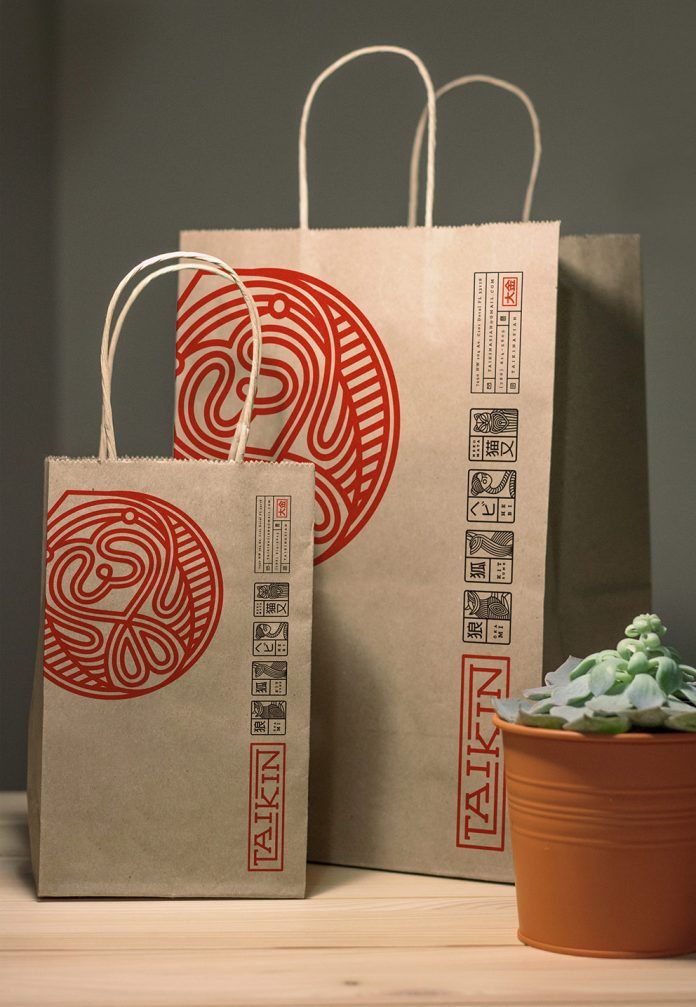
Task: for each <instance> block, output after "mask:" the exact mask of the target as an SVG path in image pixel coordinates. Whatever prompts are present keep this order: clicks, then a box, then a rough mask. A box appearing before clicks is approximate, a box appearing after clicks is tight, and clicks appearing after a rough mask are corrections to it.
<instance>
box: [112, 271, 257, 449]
mask: <svg viewBox="0 0 696 1007" xmlns="http://www.w3.org/2000/svg"><path fill="white" fill-rule="evenodd" d="M173 259H180V260H182V261H180V262H175V263H173V264H171V265H165V266H162V267H161V268H159V269H156V270H154V271H153V272H151V273H149V274H148V275H147V276H145V277H144V278H143V279H141V280H140V282H139V283H137V284H136V286H135V287H134V288H133V290H131V292H130V294H129V295H128V297H127V299H126V301H125V303H124V305H123V307H122V308H121V310H120V313H119V315H118V318H117V319H116V324H115V325H114V326H113V331H112V324H113V318H114V314H115V312H116V307H117V304H118V302H119V299H120V298H121V295H122V294H123V292H124V290H125V289H126V287H127V286H128V284H129V283H130V281H131V280H132V279H134V277H136V276H137V275H138V274H139V273H142V272H144V271H146V270H148V269H150V268H151V267H153V266H156V265H158V264H160V263H163V262H164V263H171V261H172V260H173ZM187 269H195V270H197V271H199V272H203V273H211V274H213V275H217V276H222V277H225V278H227V279H229V280H232V282H233V283H234V284H235V286H236V287H238V289H239V292H240V294H241V295H242V297H243V298H244V303H245V304H246V306H247V309H248V311H249V318H250V320H251V333H252V359H251V373H250V375H249V389H248V391H247V395H246V399H245V401H244V406H243V408H242V413H241V416H240V419H239V423H238V424H237V430H236V432H235V435H234V439H233V441H232V444H231V445H230V451H229V456H228V458H229V460H230V461H232V462H241V461H244V452H245V451H246V445H247V440H248V437H249V425H250V423H251V415H252V411H253V408H254V399H255V397H256V386H257V382H258V376H259V370H260V368H261V353H262V341H261V322H260V320H259V314H258V311H257V309H256V304H255V303H254V300H253V298H252V296H251V294H250V293H249V291H248V290H247V288H246V287H245V286H244V284H243V283H242V281H241V280H240V278H239V276H238V275H237V273H236V272H235V270H234V269H232V267H231V266H229V265H228V264H227V263H226V262H223V260H222V259H218V258H216V256H214V255H204V254H203V253H201V252H167V253H165V254H164V255H155V256H153V257H152V258H150V259H145V260H144V261H143V262H141V263H139V265H137V266H135V267H134V268H133V269H131V270H130V272H129V273H127V274H126V275H125V276H124V278H123V279H122V280H121V282H120V283H119V285H118V286H117V287H116V289H115V291H114V293H113V295H112V297H111V300H110V302H109V307H108V308H107V312H106V318H105V320H104V330H103V332H102V343H101V385H102V418H101V431H100V438H99V459H100V461H106V460H107V459H108V460H115V459H116V458H117V457H118V455H117V453H116V438H115V434H114V418H113V411H112V407H111V382H112V377H113V366H114V358H115V355H116V348H117V346H118V341H119V338H120V335H121V329H122V328H123V323H124V322H125V320H126V315H127V314H128V312H129V310H130V308H131V306H132V304H133V302H134V301H135V300H136V298H137V297H138V296H139V294H140V293H141V292H142V291H143V290H144V289H145V287H146V286H147V285H148V284H149V283H152V281H153V280H155V279H156V278H157V277H158V276H162V275H164V274H165V273H174V272H180V271H181V270H187Z"/></svg>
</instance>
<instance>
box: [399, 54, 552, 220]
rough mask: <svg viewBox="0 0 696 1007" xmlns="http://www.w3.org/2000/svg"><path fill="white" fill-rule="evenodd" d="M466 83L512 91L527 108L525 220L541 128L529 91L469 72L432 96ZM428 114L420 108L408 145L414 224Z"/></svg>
mask: <svg viewBox="0 0 696 1007" xmlns="http://www.w3.org/2000/svg"><path fill="white" fill-rule="evenodd" d="M466 84H492V85H493V87H499V88H501V89H502V90H503V91H509V92H510V94H514V95H516V96H517V97H518V98H519V99H520V101H521V102H522V104H523V105H524V106H525V108H526V109H527V112H528V113H529V118H530V120H531V123H532V133H533V135H534V155H533V157H532V168H531V171H530V173H529V182H528V183H527V191H526V193H525V196H524V204H523V206H522V221H523V222H524V223H527V221H528V220H529V218H530V216H531V213H532V200H533V199H534V189H535V187H536V180H537V175H538V174H539V162H540V161H541V130H540V128H539V116H538V115H537V112H536V109H535V108H534V104H533V103H532V99H531V98H530V97H529V95H528V94H527V93H526V92H525V91H523V90H522V88H521V87H517V85H516V84H511V83H510V81H509V80H501V78H500V77H488V76H487V75H486V74H483V73H476V74H470V75H469V76H467V77H457V78H455V80H451V81H449V83H447V84H443V85H442V87H439V88H438V89H437V91H436V92H435V99H436V100H437V99H438V98H441V97H442V96H443V95H444V94H447V93H448V91H454V90H455V88H458V87H464V85H466ZM427 114H428V109H427V107H426V108H424V109H423V111H422V112H421V117H420V119H419V121H418V126H417V127H416V134H415V136H414V138H413V147H412V149H411V169H410V172H409V188H408V226H409V227H415V225H416V217H417V216H418V169H419V165H420V155H421V148H422V146H423V131H424V129H425V120H426V116H427ZM430 226H432V220H431V222H430V224H428V221H427V217H426V227H430Z"/></svg>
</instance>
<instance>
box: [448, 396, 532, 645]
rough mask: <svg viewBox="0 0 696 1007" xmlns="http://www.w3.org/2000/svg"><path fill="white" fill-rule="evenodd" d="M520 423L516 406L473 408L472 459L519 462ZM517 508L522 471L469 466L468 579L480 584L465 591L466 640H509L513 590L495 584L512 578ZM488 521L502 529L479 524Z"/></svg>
mask: <svg viewBox="0 0 696 1007" xmlns="http://www.w3.org/2000/svg"><path fill="white" fill-rule="evenodd" d="M518 426H519V412H518V410H517V409H472V410H471V412H470V421H469V459H470V461H474V462H479V463H486V462H489V461H493V462H499V463H500V462H506V461H508V462H516V461H517V436H518ZM516 506H517V472H516V470H515V469H514V468H502V467H500V468H498V467H495V468H489V467H483V465H481V467H480V468H471V469H469V472H468V478H467V501H466V517H467V525H469V527H468V528H467V529H466V533H465V546H464V580H465V581H466V583H467V584H470V585H472V586H473V585H475V589H473V587H472V589H469V590H466V591H465V592H464V614H463V631H462V638H463V640H464V642H465V643H484V644H486V643H488V644H498V645H503V646H507V645H508V644H509V643H510V640H511V624H512V592H511V591H498V590H496V588H497V587H498V586H499V585H507V584H512V582H513V576H514V561H515V533H514V531H513V530H512V528H511V527H510V525H513V524H514V522H515V516H516ZM484 524H485V525H496V526H497V527H496V528H495V529H491V528H490V527H489V528H479V527H475V526H477V525H484ZM501 525H502V526H503V527H502V528H501V527H500V526H501ZM472 526H474V527H472ZM479 585H481V587H479Z"/></svg>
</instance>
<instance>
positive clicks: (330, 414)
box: [174, 269, 399, 563]
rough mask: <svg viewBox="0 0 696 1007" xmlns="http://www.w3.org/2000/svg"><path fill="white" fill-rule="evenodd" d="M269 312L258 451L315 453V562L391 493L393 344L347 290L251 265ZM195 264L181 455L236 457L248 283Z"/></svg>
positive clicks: (188, 304) (181, 392)
mask: <svg viewBox="0 0 696 1007" xmlns="http://www.w3.org/2000/svg"><path fill="white" fill-rule="evenodd" d="M238 272H239V275H240V276H241V277H242V279H243V280H244V284H245V286H246V287H247V289H248V290H249V292H250V293H251V295H252V296H253V298H254V301H255V303H256V306H257V308H258V311H259V315H260V317H261V327H262V330H263V364H262V367H261V381H260V383H259V384H260V387H259V393H258V395H257V396H256V403H255V406H254V422H253V424H252V426H251V434H250V437H249V442H248V445H247V451H246V457H247V459H256V460H261V461H303V462H307V461H309V462H314V465H315V467H316V505H317V518H316V522H315V529H314V533H315V539H314V541H315V560H314V561H315V563H321V562H323V561H324V560H326V559H328V558H329V557H330V556H334V555H335V554H336V553H337V552H340V550H341V549H343V548H344V547H345V546H346V545H347V544H348V543H349V542H350V541H351V540H352V539H353V538H355V536H356V535H357V534H358V533H359V532H360V531H361V530H362V528H364V527H365V525H366V524H367V522H368V521H369V520H370V518H371V517H372V515H373V514H374V512H375V510H376V509H377V507H378V506H379V503H380V501H381V499H382V497H383V496H384V493H385V491H386V488H387V486H388V484H389V480H390V478H391V475H392V472H393V469H394V463H395V461H396V453H397V448H398V443H399V396H398V393H397V387H396V381H395V378H394V371H393V369H392V365H391V363H390V361H389V357H388V356H387V352H386V350H385V348H384V346H383V344H382V342H381V340H380V338H379V336H378V335H377V332H376V331H375V329H374V328H373V326H372V325H371V324H370V322H369V321H368V319H367V318H366V317H365V315H364V314H363V313H362V312H361V311H360V310H359V309H358V308H357V307H356V305H355V304H353V303H352V302H351V301H350V300H349V299H348V298H347V297H346V296H345V295H344V294H342V293H341V292H340V291H339V290H336V288H335V287H331V286H329V284H328V283H324V282H323V281H322V280H317V279H316V278H315V277H313V276H308V275H307V274H305V273H299V272H296V271H295V270H291V269H240V270H239V271H238ZM203 278H204V274H203V273H198V274H196V275H195V276H194V278H193V279H192V280H191V282H190V283H189V284H188V285H187V287H186V288H185V290H184V292H183V294H182V295H181V297H180V299H179V317H178V321H177V410H176V434H175V441H174V445H175V453H176V456H177V457H178V458H226V457H227V455H228V452H229V448H230V444H231V442H232V438H233V436H234V433H235V430H236V428H237V423H238V421H239V416H240V412H241V408H242V405H243V402H244V396H245V395H246V391H247V387H248V378H249V370H250V366H251V328H250V324H249V316H248V312H247V308H246V306H245V304H244V300H243V298H242V296H241V295H240V293H239V290H238V289H237V288H236V287H235V286H234V285H233V284H231V283H228V282H227V281H224V280H223V281H218V280H217V279H216V280H211V279H210V277H205V280H206V282H205V284H204V285H203V286H201V280H202V279H203Z"/></svg>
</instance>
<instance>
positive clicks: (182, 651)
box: [44, 490, 222, 699]
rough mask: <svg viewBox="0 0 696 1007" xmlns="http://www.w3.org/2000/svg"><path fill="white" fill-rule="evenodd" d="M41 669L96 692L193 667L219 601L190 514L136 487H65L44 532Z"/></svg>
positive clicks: (139, 689) (151, 687) (133, 686)
mask: <svg viewBox="0 0 696 1007" xmlns="http://www.w3.org/2000/svg"><path fill="white" fill-rule="evenodd" d="M46 548H47V554H46V620H45V627H44V675H45V676H46V677H47V678H49V679H50V680H51V681H52V682H55V684H56V685H60V686H61V688H63V689H68V690H69V691H70V692H74V693H77V694H78V695H81V696H92V697H94V698H96V699H128V698H131V697H133V696H144V695H146V693H149V692H154V691H155V690H156V689H161V688H162V687H163V686H165V685H169V683H170V682H173V681H174V680H175V679H177V678H180V677H181V676H182V675H183V674H184V672H186V671H188V670H189V669H190V668H192V667H193V665H194V664H195V663H196V661H197V660H198V659H199V657H200V656H201V654H203V652H204V651H205V649H206V648H207V646H208V644H209V643H210V641H211V640H212V638H213V635H214V633H215V630H216V629H217V625H218V622H219V619H220V609H221V607H222V575H221V573H220V564H219V563H218V559H217V556H216V555H215V551H214V550H213V547H212V546H211V544H210V542H209V541H208V539H207V537H206V536H205V534H204V533H203V532H202V531H201V529H200V528H199V527H198V525H197V524H196V523H195V521H193V520H192V519H191V518H190V517H189V516H188V515H187V514H184V512H183V511H182V510H179V508H178V507H174V506H173V505H172V504H170V503H168V502H167V501H166V500H161V499H160V498H159V497H155V496H150V495H149V494H147V493H136V492H122V491H115V492H105V491H103V490H93V491H81V490H69V491H68V492H66V493H64V494H63V496H62V497H61V498H60V500H59V501H58V502H57V503H56V504H55V505H54V506H53V507H52V508H51V510H50V512H49V514H48V522H47V529H46Z"/></svg>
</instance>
